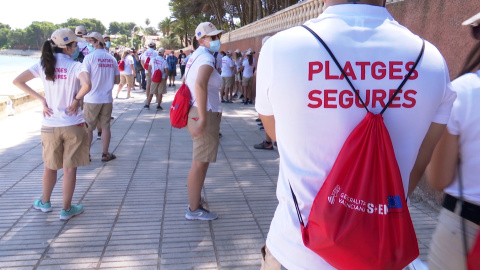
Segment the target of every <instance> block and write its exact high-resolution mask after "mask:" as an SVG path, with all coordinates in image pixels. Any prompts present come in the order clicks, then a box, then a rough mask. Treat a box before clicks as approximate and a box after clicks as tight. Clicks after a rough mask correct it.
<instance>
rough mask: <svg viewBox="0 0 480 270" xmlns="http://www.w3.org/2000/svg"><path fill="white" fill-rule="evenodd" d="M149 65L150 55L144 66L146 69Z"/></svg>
mask: <svg viewBox="0 0 480 270" xmlns="http://www.w3.org/2000/svg"><path fill="white" fill-rule="evenodd" d="M148 65H150V57H147V59H146V60H145V63H144V64H143V68H144V69H145V70H148Z"/></svg>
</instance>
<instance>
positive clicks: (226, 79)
mask: <svg viewBox="0 0 480 270" xmlns="http://www.w3.org/2000/svg"><path fill="white" fill-rule="evenodd" d="M231 57H232V51H227V54H226V55H225V56H224V57H223V58H222V73H221V75H222V87H221V90H220V96H221V98H222V102H224V101H225V102H226V103H233V101H232V86H233V70H234V67H235V63H234V62H233V60H232V58H231ZM224 96H225V100H224V99H223V97H224Z"/></svg>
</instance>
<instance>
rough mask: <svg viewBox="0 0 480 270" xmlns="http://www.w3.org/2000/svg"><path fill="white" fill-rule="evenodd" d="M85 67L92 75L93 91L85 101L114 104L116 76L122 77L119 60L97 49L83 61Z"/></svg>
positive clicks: (87, 95)
mask: <svg viewBox="0 0 480 270" xmlns="http://www.w3.org/2000/svg"><path fill="white" fill-rule="evenodd" d="M83 65H84V66H85V68H86V69H87V71H88V73H89V74H90V80H91V82H92V90H90V92H88V93H87V94H86V95H85V97H84V98H83V101H85V102H87V103H95V104H101V103H112V102H113V97H112V89H113V85H114V83H115V75H120V71H119V70H118V64H117V60H115V58H114V57H113V56H111V55H110V54H109V53H108V52H107V51H105V50H103V49H97V50H95V51H93V52H91V53H89V54H88V55H87V56H85V59H83Z"/></svg>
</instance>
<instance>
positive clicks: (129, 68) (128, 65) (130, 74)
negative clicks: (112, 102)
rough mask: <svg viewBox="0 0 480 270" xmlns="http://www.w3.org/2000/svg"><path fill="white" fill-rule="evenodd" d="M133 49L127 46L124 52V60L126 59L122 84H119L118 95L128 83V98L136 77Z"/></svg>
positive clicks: (121, 72)
mask: <svg viewBox="0 0 480 270" xmlns="http://www.w3.org/2000/svg"><path fill="white" fill-rule="evenodd" d="M131 54H132V50H131V49H130V48H127V49H126V50H125V51H124V52H123V54H122V61H124V63H125V65H124V69H123V70H122V71H120V84H118V90H117V95H116V97H115V98H118V94H120V91H122V88H123V86H125V84H126V85H127V98H130V91H132V87H133V78H134V77H135V67H134V66H133V63H134V62H133V56H131Z"/></svg>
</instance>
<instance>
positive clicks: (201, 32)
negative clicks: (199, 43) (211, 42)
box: [195, 22, 223, 39]
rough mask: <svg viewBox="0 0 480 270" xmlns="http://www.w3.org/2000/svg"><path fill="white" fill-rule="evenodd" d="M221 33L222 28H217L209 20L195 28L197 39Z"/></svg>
mask: <svg viewBox="0 0 480 270" xmlns="http://www.w3.org/2000/svg"><path fill="white" fill-rule="evenodd" d="M221 33H223V30H217V28H216V27H215V25H213V24H212V23H210V22H202V23H200V24H199V25H198V26H197V29H195V36H196V37H197V39H198V38H202V37H204V36H216V35H218V34H221Z"/></svg>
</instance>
